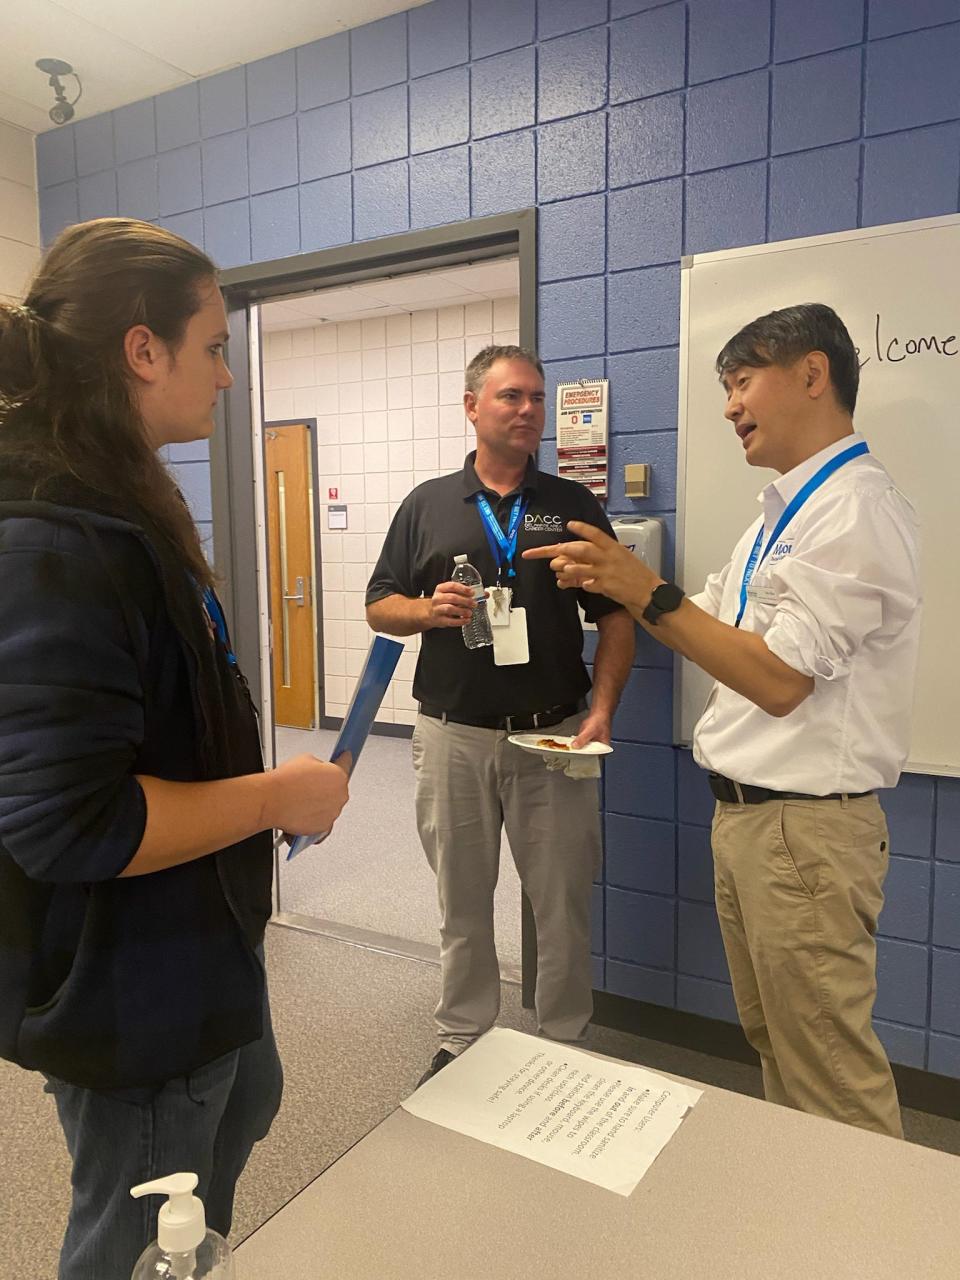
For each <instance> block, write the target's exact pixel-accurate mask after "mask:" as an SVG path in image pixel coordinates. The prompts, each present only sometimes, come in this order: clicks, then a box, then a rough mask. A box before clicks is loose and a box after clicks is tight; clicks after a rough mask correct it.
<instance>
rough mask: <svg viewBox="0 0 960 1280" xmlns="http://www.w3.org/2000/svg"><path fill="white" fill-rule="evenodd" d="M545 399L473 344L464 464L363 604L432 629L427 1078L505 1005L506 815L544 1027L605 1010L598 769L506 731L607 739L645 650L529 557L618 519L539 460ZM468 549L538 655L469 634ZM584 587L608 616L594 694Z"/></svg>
mask: <svg viewBox="0 0 960 1280" xmlns="http://www.w3.org/2000/svg"><path fill="white" fill-rule="evenodd" d="M544 399H545V397H544V387H543V366H542V365H541V363H540V360H539V359H538V357H537V356H536V355H534V354H533V353H532V352H529V351H524V350H523V349H522V348H520V347H487V348H485V349H484V350H483V351H481V352H480V353H479V354H478V355H477V356H475V357H474V359H473V360H472V361H471V363H470V365H469V367H468V369H467V372H466V392H465V394H464V406H465V408H466V412H467V416H468V417H469V418H470V420H471V422H472V423H473V424H474V427H475V428H476V432H477V449H476V453H472V454H470V455H469V456H468V457H467V459H466V462H465V463H464V467H463V470H462V471H461V472H457V473H456V474H454V475H450V476H444V477H443V478H442V479H439V480H428V481H427V482H426V483H425V484H422V485H418V487H417V488H416V489H414V490H413V492H412V493H411V494H409V496H408V497H407V498H406V499H405V501H404V502H403V504H402V505H401V507H400V509H399V511H398V512H397V514H396V517H395V518H394V521H393V523H392V525H391V526H390V531H389V533H388V534H387V538H386V541H385V543H384V547H383V551H382V553H381V556H380V559H379V561H378V563H377V566H376V568H375V569H374V572H373V576H372V578H371V579H370V583H369V585H368V587H367V621H368V622H369V623H370V626H371V627H373V629H374V630H375V631H384V632H387V633H388V634H389V635H396V636H406V635H414V634H416V633H418V632H419V633H422V636H423V640H422V643H421V648H420V658H419V661H418V663H417V671H416V676H415V678H414V684H413V692H414V695H415V697H416V698H417V700H418V701H419V702H420V715H419V717H418V719H417V724H416V728H415V729H414V735H413V761H414V770H415V773H416V784H417V786H416V790H417V795H416V805H417V825H418V828H419V831H420V839H421V841H422V842H423V847H424V850H425V852H426V855H427V860H428V861H429V863H430V866H431V868H432V869H433V871H434V873H435V875H436V877H437V892H438V897H439V901H440V913H441V925H440V934H441V946H440V958H441V982H442V992H441V997H440V1003H439V1005H438V1006H437V1011H436V1019H437V1027H438V1030H439V1036H440V1048H439V1050H438V1052H437V1054H436V1055H435V1057H434V1059H433V1062H432V1063H431V1066H430V1069H429V1070H428V1071H427V1073H426V1075H425V1076H424V1079H427V1078H428V1077H429V1076H431V1075H433V1074H434V1073H435V1072H436V1071H439V1070H440V1068H441V1067H444V1066H446V1065H447V1063H448V1062H450V1061H451V1059H452V1058H453V1057H455V1056H456V1055H457V1054H458V1053H460V1052H461V1051H462V1050H463V1049H465V1048H466V1047H467V1046H468V1045H469V1044H471V1043H472V1042H473V1041H474V1040H475V1039H476V1038H477V1037H478V1036H480V1035H482V1034H483V1032H484V1031H486V1030H487V1029H488V1028H489V1027H491V1026H492V1025H493V1023H494V1022H495V1021H496V1018H497V1014H498V1013H499V1009H500V970H499V966H498V963H497V954H496V949H495V946H494V934H493V894H494V889H495V887H496V883H497V876H498V872H499V862H500V833H501V827H505V828H506V832H507V838H508V839H509V841H510V849H511V852H512V854H513V859H514V862H515V863H516V866H517V871H518V873H519V875H520V881H521V883H522V885H523V887H524V889H525V890H526V892H527V895H528V897H529V898H530V902H531V905H532V907H533V913H534V916H535V919H536V926H537V951H538V974H537V991H536V1009H537V1022H538V1025H539V1029H540V1031H541V1033H542V1034H544V1035H547V1036H550V1037H551V1038H553V1039H556V1040H564V1041H579V1040H582V1039H583V1038H584V1036H585V1034H586V1029H587V1024H588V1023H589V1020H590V1016H591V1013H592V1011H593V1001H592V994H591V988H592V983H591V977H590V886H591V883H592V880H593V877H594V875H595V873H596V871H597V869H598V867H599V864H600V856H601V843H600V821H599V812H598V798H597V786H596V782H595V781H594V780H590V779H585V778H574V777H570V776H567V774H566V773H565V772H563V771H553V770H548V769H547V768H546V767H545V763H544V758H542V757H540V756H537V755H534V754H531V753H529V752H525V751H523V750H521V748H519V747H517V746H515V745H513V744H512V743H510V742H508V741H507V739H508V737H509V735H510V734H511V733H517V732H523V731H525V730H540V729H542V730H544V731H545V732H546V731H551V730H552V732H553V733H555V734H576V735H577V739H576V745H578V746H581V745H583V744H585V743H587V742H590V741H595V740H596V741H601V742H609V741H610V730H611V720H612V718H613V712H614V709H615V707H616V705H617V701H618V699H619V697H620V692H621V690H622V688H623V685H624V682H625V681H626V678H627V675H628V673H629V670H630V664H631V662H632V659H633V646H634V624H633V620H632V618H631V617H630V615H629V613H627V611H626V610H624V609H622V608H621V607H620V606H619V605H617V604H615V603H614V602H613V601H612V600H608V599H606V597H604V596H601V595H596V594H592V593H589V592H585V591H583V592H579V593H577V594H576V595H574V593H571V592H565V591H558V590H557V589H556V586H555V583H554V579H553V575H552V573H551V572H550V571H549V568H548V566H547V565H545V564H534V563H531V562H529V561H524V560H522V559H521V552H523V551H524V550H526V549H527V548H529V547H537V546H543V545H548V544H549V543H551V542H555V541H556V540H557V538H558V537H562V536H563V531H564V528H565V525H566V522H567V521H568V520H587V521H589V522H590V523H591V524H597V525H599V526H600V527H601V528H603V529H606V530H608V531H611V530H610V525H609V523H608V521H607V519H606V516H605V515H604V513H603V511H602V509H601V507H600V505H599V503H598V502H597V500H596V498H594V496H593V495H592V494H591V493H590V492H589V491H588V490H587V489H585V488H584V487H583V486H582V485H579V484H576V483H575V482H573V481H571V480H560V479H558V478H557V477H556V476H552V475H548V474H546V473H545V472H542V471H538V470H537V468H536V464H535V461H534V457H533V455H534V454H535V452H536V450H537V447H538V445H539V443H540V437H541V436H542V435H543V426H544ZM484 499H485V500H484ZM512 529H516V539H515V540H514V539H512V538H511V536H510V533H511V530H512ZM611 532H612V531H611ZM461 554H465V555H466V556H467V558H468V560H469V561H470V563H471V564H473V565H475V566H476V568H477V569H478V570H479V572H480V574H481V576H482V578H483V582H484V585H485V586H486V587H487V588H488V591H489V592H490V593H491V601H490V606H491V609H492V606H493V603H494V594H493V593H496V600H497V601H498V602H499V603H500V605H501V608H504V609H505V610H507V611H509V613H508V617H509V624H508V628H507V629H508V630H509V632H510V633H511V634H512V635H514V636H515V635H516V634H517V633H518V632H523V631H525V632H526V640H527V642H528V646H529V660H528V661H526V662H520V663H516V662H515V663H514V664H512V665H502V666H498V665H496V663H495V661H494V648H493V647H489V646H488V647H484V648H480V649H468V648H467V647H466V645H465V644H464V640H463V636H462V634H461V628H462V626H463V624H464V623H465V622H466V621H468V620H469V618H470V614H471V611H472V609H473V608H474V600H473V596H472V593H471V591H470V589H469V588H468V587H466V586H463V585H461V584H459V583H456V582H452V581H451V575H452V571H453V558H454V556H456V555H461ZM578 600H579V602H580V603H581V604H582V606H583V609H584V611H585V613H586V616H587V618H588V619H589V620H590V621H592V622H596V623H597V627H598V630H599V643H598V645H597V652H596V657H595V659H594V684H593V695H592V698H591V705H590V709H589V710H588V711H587V710H585V701H584V699H585V695H586V694H587V692H588V691H589V689H590V678H589V676H588V674H587V671H586V668H585V667H584V664H583V659H582V656H581V653H582V648H583V632H582V629H581V626H580V617H579V614H578V611H577V603H578ZM522 639H523V636H522V635H521V636H520V641H521V643H520V644H519V652H520V653H522V651H523V645H522ZM497 652H498V660H499V659H500V658H502V657H504V656H506V655H505V653H504V652H503V650H501V649H500V647H499V643H498V649H497ZM516 652H517V650H516V649H515V650H514V655H515V654H516ZM421 1083H422V1081H421Z"/></svg>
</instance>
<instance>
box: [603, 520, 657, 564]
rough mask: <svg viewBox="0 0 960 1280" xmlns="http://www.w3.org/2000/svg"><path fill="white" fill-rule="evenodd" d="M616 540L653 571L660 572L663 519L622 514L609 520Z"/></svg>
mask: <svg viewBox="0 0 960 1280" xmlns="http://www.w3.org/2000/svg"><path fill="white" fill-rule="evenodd" d="M610 523H611V524H612V525H613V532H614V533H615V534H616V535H617V541H618V542H622V543H623V545H624V546H625V547H629V548H630V550H631V551H632V552H633V554H634V555H635V556H636V557H637V558H638V559H639V560H642V561H643V562H644V564H646V565H647V566H648V568H650V569H652V570H653V572H654V573H660V564H661V559H662V556H663V521H662V520H658V519H657V517H656V516H624V517H621V518H618V519H614V520H611V521H610Z"/></svg>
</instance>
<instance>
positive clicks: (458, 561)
mask: <svg viewBox="0 0 960 1280" xmlns="http://www.w3.org/2000/svg"><path fill="white" fill-rule="evenodd" d="M453 563H454V564H466V563H467V557H466V556H454V557H453Z"/></svg>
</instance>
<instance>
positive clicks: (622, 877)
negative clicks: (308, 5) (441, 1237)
mask: <svg viewBox="0 0 960 1280" xmlns="http://www.w3.org/2000/svg"><path fill="white" fill-rule="evenodd" d="M37 155H38V168H39V181H40V186H41V193H40V200H41V221H42V229H43V235H44V239H45V240H46V241H49V240H50V239H51V238H52V237H53V236H54V235H55V234H56V233H57V231H59V229H60V228H61V227H62V226H64V224H66V223H67V222H70V221H74V220H76V219H77V218H90V217H94V216H97V215H102V214H114V213H117V212H120V213H124V214H133V215H137V216H140V217H143V218H148V219H152V220H154V221H158V222H161V223H163V224H164V225H165V226H169V227H171V228H172V229H174V230H175V231H178V232H180V233H181V234H183V235H185V236H186V237H188V238H189V239H191V240H193V241H195V242H196V243H197V244H201V245H203V246H204V248H205V249H206V250H207V251H208V252H209V253H210V254H211V255H212V256H213V257H214V258H215V259H216V260H217V261H218V262H219V263H220V264H221V265H222V266H224V267H233V266H238V265H240V264H243V263H249V262H256V261H261V260H265V259H269V258H277V257H283V256H285V255H288V254H296V253H304V252H307V251H309V250H313V249H320V248H327V247H329V246H332V245H336V244H340V243H346V242H349V241H351V240H365V239H370V238H373V237H376V236H382V235H388V234H391V233H394V232H401V231H406V230H407V229H408V228H416V227H428V226H433V225H436V224H439V223H443V222H449V221H454V220H458V219H462V218H468V217H471V216H479V215H482V214H490V213H496V212H501V211H505V210H512V209H518V208H522V207H524V206H528V205H532V204H537V205H538V206H539V209H540V264H539V266H540V283H539V299H538V302H539V326H540V329H539V332H540V350H541V353H542V355H543V357H544V359H545V360H546V361H547V362H548V367H549V377H550V384H551V389H552V387H553V385H554V384H555V383H556V382H557V381H558V380H560V379H563V378H571V377H578V376H582V375H596V374H606V375H607V376H608V377H609V378H610V379H611V381H612V400H613V406H614V410H613V422H612V441H611V452H612V459H611V463H612V465H611V475H612V494H611V501H610V510H611V512H613V513H627V512H631V511H637V510H642V511H644V512H657V513H660V514H662V515H663V516H664V518H665V519H666V522H667V525H668V529H669V533H670V541H669V555H670V556H671V557H672V545H673V534H674V527H675V520H674V509H675V501H676V453H677V437H676V419H677V343H678V306H679V293H680V289H679V265H678V263H679V258H680V255H681V254H682V253H697V252H702V251H707V250H711V249H720V248H724V247H729V246H735V245H742V244H749V243H753V242H757V241H763V240H779V239H783V238H785V237H790V236H805V235H815V234H819V233H824V232H832V231H840V230H844V229H847V228H851V227H857V226H867V225H870V224H876V223H885V222H896V221H899V220H901V219H908V218H918V217H928V216H932V215H936V214H944V213H953V212H956V211H957V209H958V193H960V0H775V3H774V0H674V2H672V3H661V2H659V0H652V2H651V0H472V3H471V0H434V2H433V3H431V4H427V5H425V6H423V7H421V8H416V9H411V10H410V11H409V12H407V13H401V14H398V15H396V16H394V17H390V18H385V19H383V20H382V21H380V22H375V23H372V24H370V25H368V26H365V27H360V28H358V29H356V30H354V31H352V32H349V33H344V34H340V35H336V36H333V37H331V38H329V39H325V40H321V41H318V42H316V43H314V44H311V45H307V46H305V47H303V48H300V49H295V50H290V51H288V52H286V53H281V54H277V55H276V56H274V57H270V58H265V59H263V60H262V61H259V62H255V63H251V64H250V65H248V66H245V67H238V68H236V69H234V70H230V71H226V72H224V73H223V74H221V75H217V76H213V77H211V78H209V79H206V80H202V81H200V82H199V83H196V84H190V85H187V86H186V87H184V88H180V89H176V90H174V91H172V92H170V93H165V94H162V95H160V96H158V97H156V98H152V99H149V100H147V101H145V102H138V103H135V104H134V105H132V106H128V107H124V108H122V109H120V110H117V111H114V112H111V113H109V114H105V115H101V116H98V117H95V118H93V119H89V120H84V121H81V122H80V123H78V124H76V125H75V126H71V127H67V128H63V129H58V130H54V131H51V132H49V133H45V134H42V135H41V136H40V137H39V138H38V140H37ZM720 410H721V405H720V401H719V397H718V403H717V412H718V417H719V414H720ZM862 425H863V427H864V428H865V429H866V430H867V431H868V432H869V427H870V424H869V423H868V422H865V423H863V424H862ZM543 452H544V456H545V460H546V465H547V466H548V467H549V466H550V465H552V463H553V461H554V460H555V452H554V446H553V444H552V442H551V441H550V440H547V441H546V442H545V447H544V451H543ZM634 460H636V461H645V462H652V463H653V464H654V469H653V478H654V489H653V496H652V498H651V499H649V500H647V501H646V502H644V503H632V502H630V501H628V500H627V499H625V497H624V494H623V480H622V476H623V464H624V463H626V462H630V461H634ZM173 465H174V466H175V467H176V469H177V471H178V473H179V476H180V478H181V480H182V483H183V487H184V490H185V492H186V493H187V494H188V496H189V498H190V500H191V502H192V504H193V507H194V511H195V513H196V515H197V516H198V518H199V519H200V520H201V521H205V522H208V521H209V518H210V496H209V475H208V462H207V461H206V453H205V450H204V449H202V448H200V449H197V448H196V447H194V448H192V449H190V448H185V449H182V450H179V451H175V453H174V457H173ZM746 515H747V513H744V518H745V519H746ZM671 693H672V691H671V674H670V668H669V663H668V659H667V656H666V654H665V653H662V652H660V651H659V650H658V648H657V647H656V646H655V645H654V644H652V643H651V642H648V641H647V640H646V638H645V637H644V638H642V640H641V644H640V648H639V653H638V657H637V666H636V669H635V670H634V672H633V675H632V678H631V682H630V686H629V688H628V690H627V694H626V697H625V699H624V706H623V708H622V710H621V712H620V715H619V718H618V721H617V726H616V736H617V740H618V741H617V751H616V754H615V755H614V756H613V757H612V758H611V762H610V764H609V766H608V769H607V776H606V785H605V806H604V807H605V823H606V843H607V861H606V870H605V878H604V880H603V882H602V883H601V884H600V885H598V886H597V888H596V890H595V931H596V950H597V959H596V967H597V983H598V985H599V986H601V987H604V988H606V989H607V990H609V991H611V992H616V993H619V994H621V995H625V996H631V997H635V998H638V999H642V1000H649V1001H653V1002H655V1003H658V1004H662V1005H668V1006H673V1007H676V1008H678V1009H684V1010H690V1011H694V1012H697V1013H703V1014H707V1015H710V1016H714V1017H720V1018H730V1019H732V1018H733V1017H734V1008H733V1001H732V998H731V994H730V986H729V982H728V976H727V971H726V968H725V964H724V958H723V951H722V947H721V944H720V938H719V931H718V927H717V923H716V917H715V915H714V911H713V907H712V902H711V899H712V888H711V885H712V877H711V870H710V853H709V839H708V830H707V824H708V822H709V819H710V807H711V806H710V801H709V797H708V793H707V791H706V788H705V786H704V783H703V780H702V778H701V777H699V776H698V771H697V770H696V769H695V768H694V767H693V765H692V763H691V760H690V757H689V754H688V753H686V752H683V751H679V750H677V749H675V748H674V747H673V746H672V745H671V741H670V723H671V716H670V705H671ZM885 804H886V807H887V810H888V814H889V816H890V820H891V827H892V833H893V835H892V845H893V852H894V857H893V859H892V862H891V871H890V879H889V882H888V893H887V906H886V908H885V910H884V913H883V917H882V919H881V933H882V937H881V939H880V943H879V949H880V996H879V1000H878V1003H877V1010H876V1012H877V1026H878V1030H879V1032H880V1035H881V1037H882V1039H883V1040H884V1042H885V1044H886V1045H887V1047H888V1049H889V1051H890V1053H891V1055H892V1057H893V1058H894V1059H895V1060H896V1061H898V1062H901V1063H907V1064H910V1065H912V1066H916V1067H926V1068H928V1069H930V1070H932V1071H937V1072H940V1073H943V1074H947V1075H953V1076H960V781H954V780H944V779H936V778H929V777H916V776H912V777H907V778H905V779H904V781H903V782H902V783H901V785H900V786H899V787H898V788H897V789H896V791H894V792H893V793H891V794H888V795H887V796H886V797H885Z"/></svg>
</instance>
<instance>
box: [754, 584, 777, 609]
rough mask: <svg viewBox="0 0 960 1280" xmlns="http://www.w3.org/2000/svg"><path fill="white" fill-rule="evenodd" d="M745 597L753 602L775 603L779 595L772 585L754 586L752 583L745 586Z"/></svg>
mask: <svg viewBox="0 0 960 1280" xmlns="http://www.w3.org/2000/svg"><path fill="white" fill-rule="evenodd" d="M747 599H748V600H752V601H753V603H754V604H777V603H779V600H780V596H779V595H778V594H777V592H776V591H775V590H774V588H773V587H756V586H754V585H753V583H751V584H750V586H749V587H747Z"/></svg>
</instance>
